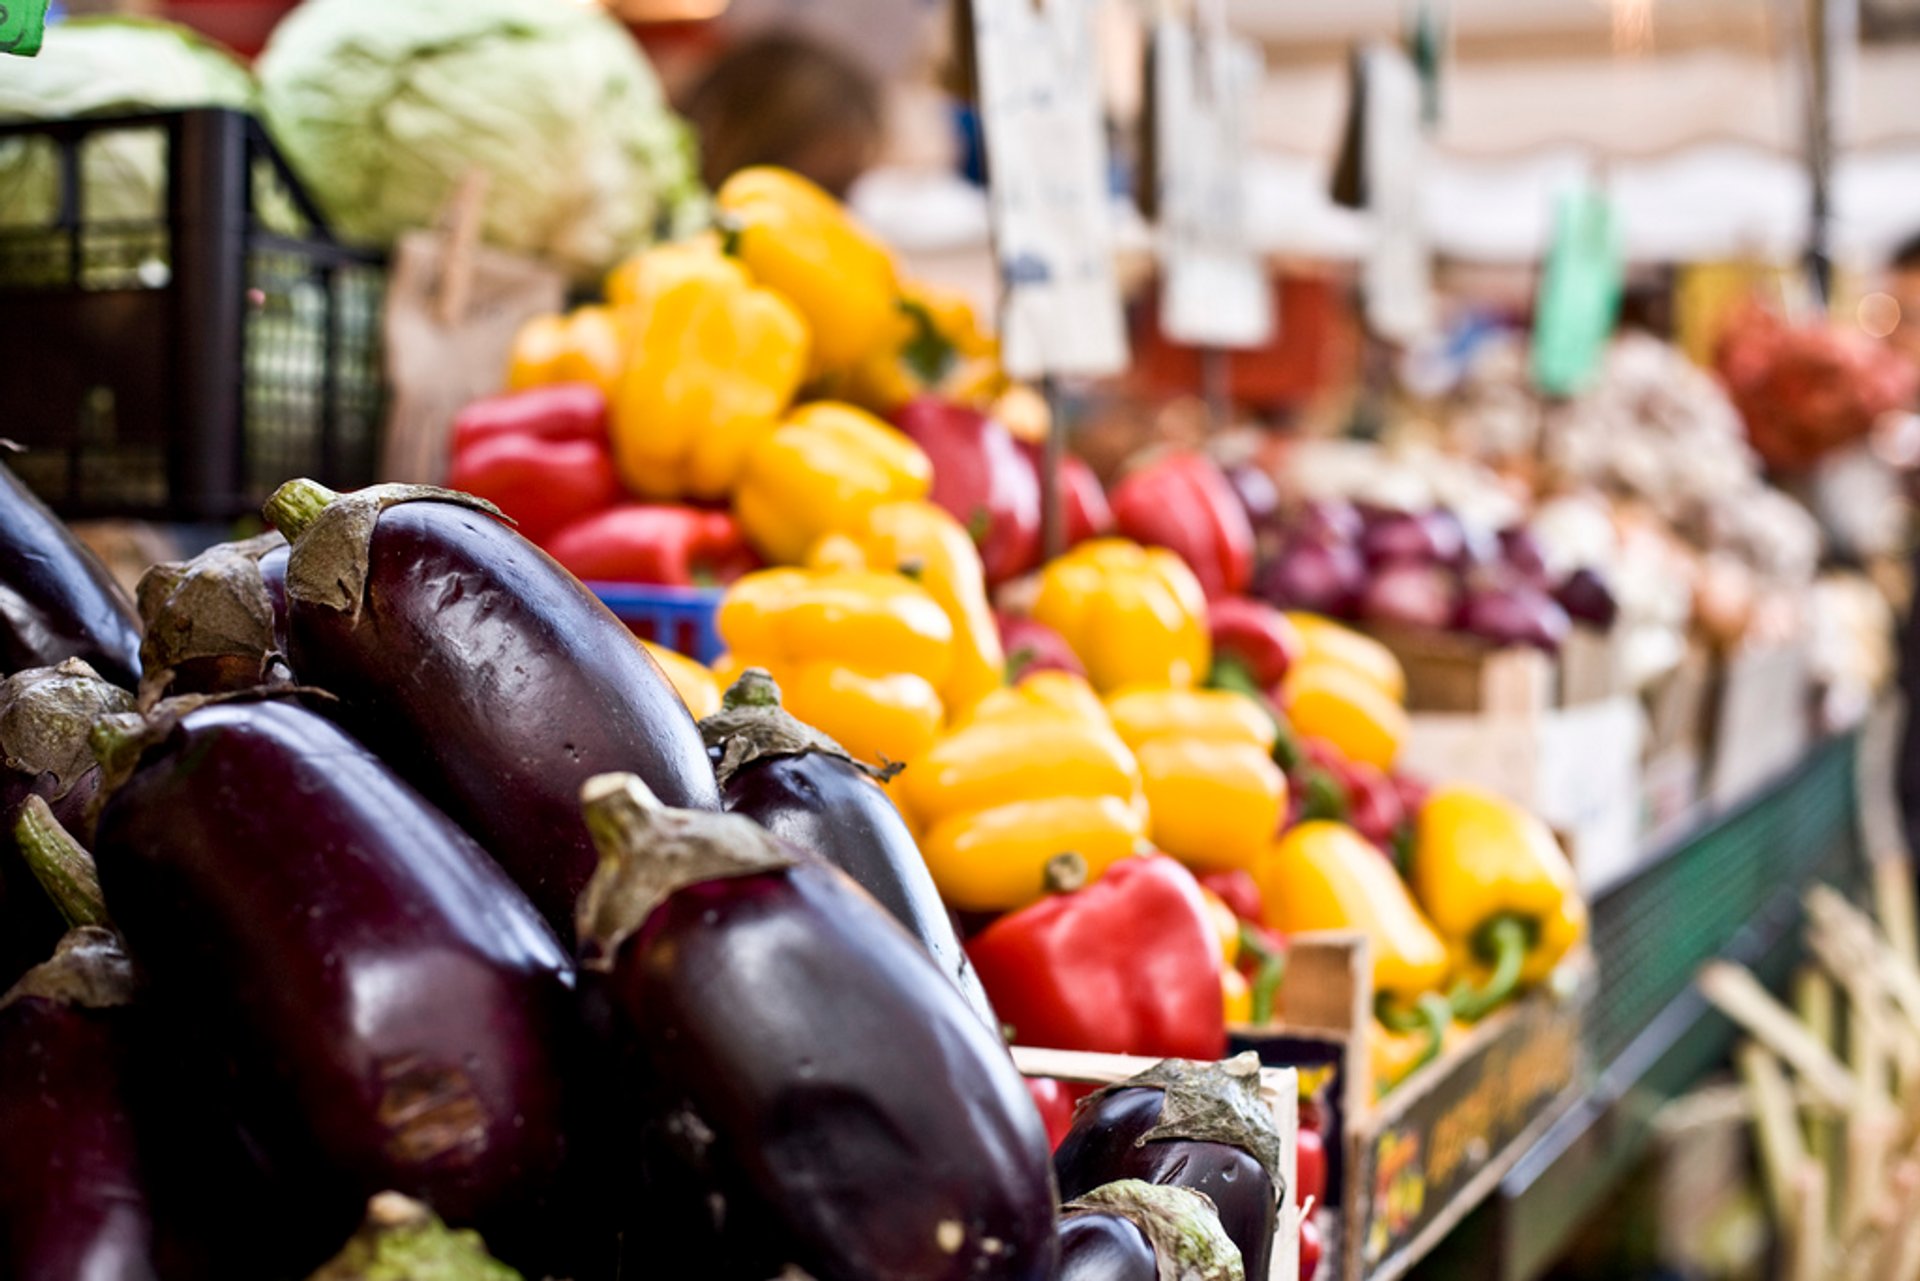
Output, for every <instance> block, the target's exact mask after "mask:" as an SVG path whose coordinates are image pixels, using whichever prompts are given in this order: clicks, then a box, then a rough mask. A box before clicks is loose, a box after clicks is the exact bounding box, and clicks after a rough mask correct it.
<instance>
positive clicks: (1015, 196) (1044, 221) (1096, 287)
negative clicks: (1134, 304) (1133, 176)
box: [972, 0, 1127, 378]
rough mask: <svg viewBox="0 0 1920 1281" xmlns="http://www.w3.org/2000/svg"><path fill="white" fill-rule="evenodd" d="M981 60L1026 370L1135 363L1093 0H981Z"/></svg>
mask: <svg viewBox="0 0 1920 1281" xmlns="http://www.w3.org/2000/svg"><path fill="white" fill-rule="evenodd" d="M972 9H973V37H974V65H975V66H976V68H977V69H978V76H979V85H980V117H981V125H982V132H983V134H984V136H985V140H986V148H987V176H988V189H989V190H988V195H989V207H990V209H991V212H992V219H993V241H994V254H995V257H996V258H997V260H998V266H999V271H1000V281H1001V317H1000V355H1001V362H1002V363H1003V364H1004V365H1005V366H1006V370H1007V372H1008V373H1009V374H1011V375H1013V376H1014V377H1015V378H1036V377H1040V376H1043V375H1046V374H1081V375H1099V374H1112V373H1117V372H1119V371H1120V370H1121V369H1122V368H1124V367H1125V365H1126V363H1127V342H1126V333H1125V330H1124V328H1123V326H1122V323H1121V316H1120V287H1119V283H1118V281H1117V280H1116V279H1115V277H1114V264H1113V233H1112V225H1111V216H1112V215H1111V213H1110V211H1109V207H1108V195H1107V147H1106V140H1105V137H1104V135H1103V134H1102V132H1101V123H1100V98H1099V69H1098V64H1097V61H1096V57H1095V47H1094V35H1093V13H1092V4H1091V0H1040V2H1036V0H972Z"/></svg>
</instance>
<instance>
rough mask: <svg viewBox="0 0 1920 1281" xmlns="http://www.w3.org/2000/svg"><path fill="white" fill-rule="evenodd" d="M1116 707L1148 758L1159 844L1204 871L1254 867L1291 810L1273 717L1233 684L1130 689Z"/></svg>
mask: <svg viewBox="0 0 1920 1281" xmlns="http://www.w3.org/2000/svg"><path fill="white" fill-rule="evenodd" d="M1107 711H1108V712H1109V713H1110V714H1111V715H1112V717H1113V724H1114V728H1115V729H1116V730H1118V731H1119V733H1120V738H1121V740H1122V741H1123V742H1125V743H1126V745H1127V746H1128V747H1130V748H1132V749H1133V754H1134V756H1135V758H1136V759H1138V760H1139V762H1140V774H1141V777H1142V778H1143V779H1144V780H1145V785H1146V792H1147V811H1148V813H1149V814H1151V815H1152V829H1151V830H1152V834H1153V843H1154V844H1155V845H1157V846H1158V847H1159V848H1160V849H1162V850H1164V851H1166V852H1167V853H1169V854H1171V855H1173V856H1174V857H1175V858H1177V859H1179V860H1180V861H1181V862H1182V863H1185V864H1186V865H1187V866H1188V867H1191V868H1193V869H1194V870H1195V871H1200V872H1220V871H1233V870H1235V869H1241V868H1246V869H1250V868H1252V867H1253V865H1254V864H1255V863H1256V862H1258V861H1259V859H1260V857H1261V856H1262V855H1263V854H1264V853H1265V852H1266V850H1267V847H1268V846H1270V845H1272V844H1273V837H1274V833H1275V832H1276V831H1278V830H1279V827H1280V820H1281V818H1282V816H1284V815H1285V814H1286V812H1287V776H1286V775H1285V774H1283V773H1281V771H1280V767H1279V766H1278V765H1275V764H1274V763H1273V741H1274V734H1275V730H1274V724H1273V718H1272V717H1270V716H1268V715H1267V714H1266V713H1264V712H1263V711H1261V709H1260V708H1259V707H1258V706H1257V705H1256V704H1255V703H1254V702H1253V700H1252V699H1250V698H1246V697H1243V696H1242V695H1239V694H1231V693H1227V692H1226V691H1224V690H1194V689H1140V688H1134V689H1128V690H1123V691H1121V692H1120V693H1118V694H1115V695H1114V696H1113V697H1112V698H1110V699H1108V700H1107Z"/></svg>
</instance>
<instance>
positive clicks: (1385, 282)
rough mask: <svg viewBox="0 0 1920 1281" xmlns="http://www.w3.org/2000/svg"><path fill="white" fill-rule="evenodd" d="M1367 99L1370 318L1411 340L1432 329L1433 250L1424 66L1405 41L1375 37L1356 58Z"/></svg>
mask: <svg viewBox="0 0 1920 1281" xmlns="http://www.w3.org/2000/svg"><path fill="white" fill-rule="evenodd" d="M1355 70H1356V72H1357V73H1358V74H1357V77H1356V80H1357V83H1356V86H1355V93H1356V97H1357V98H1358V100H1359V101H1360V103H1361V111H1362V118H1361V119H1360V120H1359V121H1358V122H1357V125H1358V131H1359V144H1360V145H1359V152H1360V154H1359V157H1358V169H1359V174H1358V177H1359V180H1360V187H1361V190H1362V191H1364V192H1365V197H1364V199H1365V201H1366V208H1367V211H1368V213H1370V214H1371V215H1372V221H1373V239H1372V244H1371V246H1370V247H1369V249H1368V251H1367V257H1366V261H1365V263H1364V264H1362V267H1361V281H1362V285H1363V289H1364V293H1365V298H1366V310H1367V323H1368V325H1369V326H1370V327H1371V328H1372V329H1373V331H1374V332H1375V333H1376V334H1378V335H1380V336H1381V337H1382V338H1386V339H1389V340H1391V341H1394V342H1411V341H1413V340H1414V339H1416V338H1419V337H1421V336H1423V335H1424V334H1426V333H1427V332H1428V331H1430V330H1431V329H1432V328H1433V326H1434V323H1435V320H1436V316H1437V311H1438V308H1437V306H1436V304H1435V302H1434V296H1433V252H1432V248H1431V246H1430V245H1429V244H1428V241H1427V233H1426V225H1425V222H1424V220H1423V219H1422V217H1421V210H1420V179H1421V171H1422V169H1423V167H1424V161H1425V159H1426V139H1425V136H1424V134H1423V132H1422V130H1421V123H1420V122H1421V111H1422V90H1421V84H1420V75H1419V72H1418V71H1416V70H1415V68H1414V65H1413V63H1412V62H1411V61H1410V60H1409V59H1408V58H1407V55H1406V54H1405V53H1404V52H1402V51H1401V50H1400V49H1397V48H1395V47H1394V46H1392V45H1374V46H1372V47H1370V48H1367V49H1365V50H1363V51H1362V52H1361V54H1360V56H1359V59H1358V61H1357V62H1356V65H1355Z"/></svg>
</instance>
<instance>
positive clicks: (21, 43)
mask: <svg viewBox="0 0 1920 1281" xmlns="http://www.w3.org/2000/svg"><path fill="white" fill-rule="evenodd" d="M46 34H47V0H0V53H11V54H14V55H16V56H18V57H22V58H31V57H32V56H33V55H34V54H36V53H39V52H40V42H41V40H42V39H44V38H45V36H46Z"/></svg>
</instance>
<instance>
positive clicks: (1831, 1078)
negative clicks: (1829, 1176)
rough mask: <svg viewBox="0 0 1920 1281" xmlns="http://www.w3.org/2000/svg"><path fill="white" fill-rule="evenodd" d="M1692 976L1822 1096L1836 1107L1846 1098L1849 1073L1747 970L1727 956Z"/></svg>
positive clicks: (1850, 1095) (1850, 1088) (1848, 1101)
mask: <svg viewBox="0 0 1920 1281" xmlns="http://www.w3.org/2000/svg"><path fill="white" fill-rule="evenodd" d="M1698 982H1699V984H1700V991H1701V993H1702V994H1703V995H1704V996H1705V997H1706V998H1707V999H1708V1000H1709V1001H1712V1002H1713V1003H1714V1005H1716V1006H1718V1007H1719V1008H1720V1010H1721V1012H1722V1013H1724V1014H1725V1015H1726V1016H1727V1017H1728V1018H1730V1019H1732V1020H1733V1021H1734V1022H1736V1023H1738V1024H1740V1025H1741V1026H1742V1027H1744V1028H1746V1029H1747V1031H1748V1032H1750V1033H1752V1034H1753V1036H1754V1037H1756V1038H1757V1039H1758V1040H1759V1041H1760V1042H1761V1043H1762V1044H1764V1045H1765V1046H1766V1047H1767V1048H1768V1049H1770V1050H1772V1051H1773V1052H1774V1053H1775V1054H1778V1055H1779V1056H1780V1057H1781V1058H1782V1059H1784V1060H1786V1062H1787V1063H1788V1064H1789V1065H1791V1066H1792V1068H1793V1070H1794V1071H1796V1072H1798V1073H1799V1074H1800V1075H1801V1077H1802V1078H1803V1079H1804V1080H1805V1081H1806V1082H1807V1084H1808V1085H1810V1086H1812V1087H1813V1089H1814V1091H1815V1092H1816V1093H1817V1094H1819V1096H1820V1097H1821V1098H1822V1099H1823V1100H1824V1101H1825V1102H1827V1103H1828V1104H1830V1105H1832V1106H1833V1107H1836V1108H1840V1109H1842V1110H1844V1109H1846V1108H1847V1107H1848V1106H1850V1105H1851V1104H1852V1102H1853V1097H1854V1090H1855V1088H1856V1085H1855V1082H1854V1079H1853V1074H1852V1073H1850V1072H1848V1071H1847V1069H1846V1067H1845V1065H1843V1064H1842V1063H1841V1062H1840V1060H1839V1059H1837V1058H1835V1057H1834V1053H1833V1051H1832V1050H1830V1049H1828V1048H1827V1047H1826V1046H1824V1045H1822V1044H1821V1043H1820V1042H1819V1041H1818V1040H1816V1039H1815V1038H1814V1036H1813V1034H1812V1033H1810V1032H1808V1031H1807V1029H1806V1028H1804V1027H1802V1026H1801V1025H1800V1021H1799V1020H1798V1019H1796V1018H1794V1017H1793V1012H1792V1011H1790V1010H1788V1009H1787V1008H1786V1007H1785V1006H1784V1005H1781V1004H1780V1002H1778V1001H1776V1000H1774V998H1773V996H1772V995H1771V994H1770V993H1768V991H1767V990H1766V989H1765V988H1764V987H1761V986H1760V981H1759V980H1758V979H1756V978H1754V977H1753V975H1752V973H1750V972H1749V971H1748V970H1746V969H1745V968H1744V967H1742V966H1739V965H1735V964H1734V963H1733V962H1731V961H1709V962H1707V964H1705V965H1704V966H1702V967H1701V968H1700V975H1699V979H1698Z"/></svg>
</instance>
